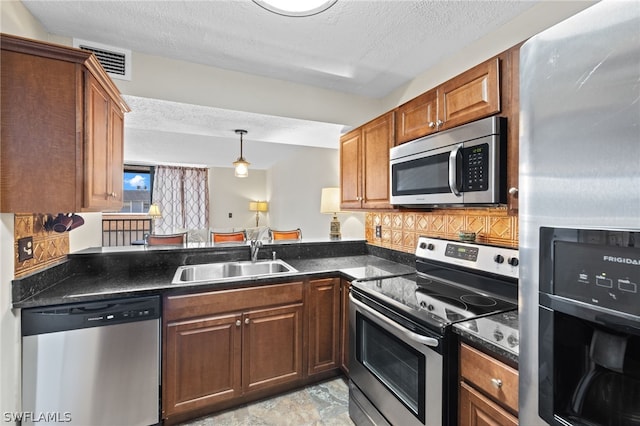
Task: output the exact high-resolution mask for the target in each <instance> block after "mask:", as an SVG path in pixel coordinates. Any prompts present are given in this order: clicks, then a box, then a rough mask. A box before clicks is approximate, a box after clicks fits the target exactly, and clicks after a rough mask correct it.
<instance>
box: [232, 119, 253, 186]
mask: <svg viewBox="0 0 640 426" xmlns="http://www.w3.org/2000/svg"><path fill="white" fill-rule="evenodd" d="M236 133H237V134H239V135H240V157H238V159H237V160H236V161H234V162H233V167H235V169H236V173H235V174H236V177H239V178H245V177H247V176H249V164H251V163H249V162H248V161H247V160H245V159H244V157H243V156H242V136H243V135H246V134H247V131H246V130H242V129H236Z"/></svg>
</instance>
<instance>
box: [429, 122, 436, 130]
mask: <svg viewBox="0 0 640 426" xmlns="http://www.w3.org/2000/svg"><path fill="white" fill-rule="evenodd" d="M429 127H430V128H432V129H433V128H434V127H436V123H434V122H433V121H430V122H429Z"/></svg>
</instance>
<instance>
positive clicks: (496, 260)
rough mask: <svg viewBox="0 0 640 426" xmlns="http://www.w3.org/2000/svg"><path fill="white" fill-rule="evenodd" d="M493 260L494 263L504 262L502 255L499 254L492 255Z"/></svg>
mask: <svg viewBox="0 0 640 426" xmlns="http://www.w3.org/2000/svg"><path fill="white" fill-rule="evenodd" d="M493 260H494V261H495V262H496V263H502V262H504V256H502V255H501V254H496V255H495V256H493Z"/></svg>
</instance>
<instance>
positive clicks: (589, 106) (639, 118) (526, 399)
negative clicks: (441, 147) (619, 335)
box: [519, 1, 640, 426]
mask: <svg viewBox="0 0 640 426" xmlns="http://www.w3.org/2000/svg"><path fill="white" fill-rule="evenodd" d="M520 55H521V56H520V105H521V106H520V108H521V110H520V177H519V180H520V182H519V187H520V188H519V194H520V215H519V226H520V237H519V241H520V258H521V264H520V293H519V294H520V296H519V297H520V299H519V308H520V317H519V318H520V358H519V373H520V389H519V390H520V394H519V398H520V403H519V406H520V411H519V416H520V424H523V425H528V426H531V425H538V424H546V423H554V424H578V423H580V422H579V421H576V422H575V423H573V421H572V420H568V421H566V422H567V423H562V421H561V420H558V419H557V418H556V419H555V420H552V421H549V417H546V418H545V419H543V418H542V417H544V416H543V414H541V413H542V412H543V411H544V410H546V409H548V408H549V407H546V408H545V407H544V405H545V404H547V405H555V407H552V408H553V409H555V410H561V409H562V407H560V405H562V404H561V402H558V401H559V400H560V399H562V396H558V395H556V394H557V393H559V392H560V391H559V390H558V386H559V383H560V382H561V380H560V379H559V378H558V375H559V374H560V372H561V371H560V370H562V368H563V367H562V366H561V365H559V364H558V360H556V363H555V364H553V363H551V364H547V362H546V361H545V360H544V359H542V358H543V357H544V355H541V354H543V353H544V351H545V350H546V349H545V345H552V344H553V342H555V344H556V345H560V344H562V339H561V338H560V337H559V335H558V334H556V336H555V340H553V342H551V340H549V339H546V338H547V337H548V336H547V335H546V334H545V332H543V330H542V328H543V327H542V325H541V324H542V318H543V316H544V315H543V314H544V312H547V310H545V309H544V308H542V307H541V304H540V303H541V300H542V299H543V298H547V299H549V300H552V301H554V303H556V302H557V303H556V304H557V306H560V305H561V304H562V303H561V302H563V300H564V299H568V297H567V296H566V295H564V296H563V295H561V292H560V291H556V290H557V289H558V287H559V285H560V283H559V281H558V280H559V279H558V275H561V274H560V273H559V272H558V270H559V269H560V267H561V262H560V261H559V260H557V259H556V260H555V263H554V258H553V256H554V255H555V253H554V250H556V251H557V249H556V245H554V244H557V243H552V244H547V243H546V242H545V241H543V240H544V233H545V232H550V233H551V234H554V235H556V236H558V235H562V234H563V233H564V235H570V236H571V237H570V238H572V239H573V240H575V241H574V242H575V244H576V245H580V247H581V249H582V248H584V249H585V250H587V251H588V250H591V249H594V250H601V249H600V248H594V247H595V246H593V245H592V244H591V243H592V241H591V240H594V241H596V240H598V241H600V240H603V242H604V245H608V247H609V248H610V249H611V250H613V251H614V252H615V253H622V254H621V255H617V254H616V255H615V256H613V255H611V256H610V255H607V254H604V255H600V254H597V255H595V256H593V259H595V263H599V262H600V261H602V260H603V259H604V260H607V257H609V258H611V259H613V260H609V263H607V266H599V265H595V266H593V267H594V268H609V267H610V266H611V267H613V265H615V266H618V267H619V268H621V269H624V270H619V271H618V272H613V271H612V272H611V273H609V275H611V274H618V275H619V276H617V277H615V279H614V280H610V279H609V278H607V277H606V276H605V275H606V274H604V273H601V272H597V271H595V272H592V271H590V270H589V271H585V272H584V273H578V274H577V276H579V278H578V277H576V278H575V280H576V281H580V283H581V284H579V285H582V286H583V287H582V288H583V290H576V291H575V295H576V298H577V299H583V300H578V301H576V303H575V306H576V308H575V309H576V312H577V311H579V310H584V311H585V312H587V311H589V312H593V313H590V314H589V315H590V318H591V319H590V320H589V321H586V320H585V324H591V323H593V324H595V325H594V326H593V327H594V329H595V328H598V327H600V326H601V324H599V318H608V317H613V316H615V315H616V312H619V313H620V317H621V318H622V319H623V320H625V321H628V322H629V323H630V324H631V325H630V326H629V327H630V328H629V330H631V332H630V335H629V336H627V340H629V339H630V341H632V342H637V339H638V338H637V337H634V334H633V333H635V332H633V329H634V326H633V320H634V319H635V320H637V319H638V318H640V317H638V312H637V310H635V309H637V308H635V307H634V305H633V304H630V305H629V307H627V308H624V307H623V308H620V309H617V306H618V305H617V304H616V303H618V302H620V301H621V300H622V299H624V300H626V302H629V301H636V302H638V306H640V299H639V295H638V292H640V290H638V283H637V281H638V275H640V272H638V270H639V269H640V266H638V262H640V256H638V257H635V256H637V255H638V248H639V247H640V242H639V241H638V240H640V237H639V236H640V2H638V1H603V2H600V3H597V4H595V5H593V6H591V7H589V8H588V9H585V10H584V11H582V12H580V13H578V14H577V15H575V16H573V17H571V18H569V19H567V20H565V21H563V22H561V23H559V24H557V25H555V26H554V27H551V28H550V29H548V30H545V31H543V32H542V33H540V34H538V35H536V36H535V37H533V38H531V39H530V40H528V41H527V42H526V43H525V44H524V45H523V47H522V49H521V54H520ZM549 230H550V231H549ZM541 235H543V237H541ZM554 238H555V237H554ZM590 239H591V240H590ZM578 241H580V243H578ZM568 246H571V244H568ZM602 250H605V248H604V246H603V248H602ZM589 253H591V252H589ZM597 253H601V252H600V251H597ZM587 257H588V256H586V255H583V256H576V259H574V260H575V262H585V260H584V259H585V258H587ZM544 258H547V259H549V263H551V264H554V265H555V266H553V267H554V268H556V269H557V270H555V272H554V271H551V272H549V274H551V275H550V277H551V278H549V279H548V282H549V283H550V288H551V290H549V291H550V292H551V293H550V294H551V296H547V295H546V294H543V293H544V292H543V291H542V289H541V286H542V285H547V284H546V282H547V281H545V277H543V276H541V275H545V276H546V275H547V274H548V272H544V268H545V265H543V264H542V263H543V261H542V260H541V259H544ZM601 258H602V259H601ZM636 260H637V262H636ZM615 262H617V263H615ZM590 263H594V262H590ZM602 264H603V265H605V263H604V262H603V263H602ZM582 267H583V268H586V269H589V268H591V267H592V266H590V265H583V266H582ZM541 268H542V270H543V272H541ZM554 274H555V275H554ZM603 274H604V275H603ZM568 276H569V277H570V278H568V281H570V280H572V279H573V278H572V277H573V276H572V275H571V274H568ZM554 279H555V281H554ZM567 285H574V283H567ZM575 285H578V284H575ZM604 285H606V286H609V285H610V286H611V287H609V288H608V289H606V292H603V291H605V290H603V286H604ZM554 286H555V287H554ZM591 291H594V292H595V291H598V292H602V293H601V294H602V295H603V296H602V298H599V297H595V296H591V293H590V292H591ZM556 293H557V294H556ZM599 294H600V293H599ZM583 296H585V297H583ZM605 299H606V300H605ZM558 301H560V302H558ZM609 302H611V303H610V304H608V303H609ZM559 309H560V308H559ZM550 311H551V312H555V311H553V309H551V310H550ZM558 312H559V311H558ZM611 313H613V314H612V315H609V314H611ZM558 315H559V316H560V317H562V318H564V316H563V315H565V314H558ZM556 322H557V321H556ZM576 324H577V323H576ZM638 324H640V322H638ZM639 327H640V326H639ZM556 331H557V330H556ZM636 331H637V330H636ZM576 333H578V330H576ZM614 334H615V333H614ZM590 338H591V339H592V340H591V341H590V342H588V343H586V344H585V345H584V346H585V349H584V350H582V351H581V353H580V354H576V355H575V356H574V357H573V361H574V363H576V364H577V363H581V362H586V361H584V359H587V358H589V356H590V353H591V354H593V351H594V347H595V348H596V349H595V350H596V352H597V349H598V345H597V344H596V343H595V338H593V337H590ZM612 347H613V348H615V347H616V346H611V345H609V349H608V350H609V351H610V352H611V353H610V355H611V354H612V355H613V356H614V357H618V358H620V359H621V361H620V364H622V363H623V361H624V362H627V361H626V358H625V357H626V356H629V357H635V358H636V361H637V357H638V355H637V353H636V354H632V353H630V352H629V351H627V353H626V355H625V354H624V353H623V354H619V353H616V351H615V350H614V349H611V348H612ZM590 351H591V352H590ZM565 352H566V351H565ZM564 356H565V358H569V359H571V357H572V356H573V355H569V356H568V355H567V354H565V355H564ZM622 358H624V360H622ZM565 362H567V361H566V359H565ZM589 362H591V364H592V365H596V366H597V364H598V363H606V362H604V361H602V362H601V361H596V362H594V361H593V359H591V360H590V361H589ZM551 367H553V372H550V371H546V370H547V369H549V368H551ZM625 368H626V369H627V371H628V367H624V368H623V367H620V368H619V370H620V371H625V370H624V369H625ZM605 370H606V368H605ZM614 370H615V369H614ZM636 373H637V372H636ZM616 374H617V373H616ZM554 375H555V376H554ZM553 377H555V382H554V381H553ZM629 380H631V383H632V385H633V386H635V387H632V388H631V389H632V392H637V383H638V382H637V380H635V379H634V378H633V377H631V378H630V379H629ZM545 381H550V383H552V386H551V385H549V389H547V391H549V392H550V393H551V396H549V394H545V393H544V391H543V389H542V386H543V385H542V384H541V383H544V382H545ZM540 395H543V397H542V398H540ZM547 397H549V398H551V397H553V398H556V399H555V400H553V399H550V400H549V401H546V402H545V401H542V399H545V398H547ZM572 397H573V398H574V399H575V398H576V396H575V395H573V396H572ZM570 398H571V395H569V396H565V399H570ZM550 401H551V402H550ZM570 403H571V401H569V402H567V403H566V404H565V405H570ZM630 416H631V417H629V418H630V419H631V420H628V421H629V423H626V421H627V420H612V421H610V424H638V423H635V422H636V420H637V421H640V420H639V419H637V418H635V417H633V416H637V411H636V412H635V413H633V414H631V415H630ZM556 417H557V416H556ZM563 421H564V420H563ZM593 423H594V424H600V423H598V422H597V421H594V422H593Z"/></svg>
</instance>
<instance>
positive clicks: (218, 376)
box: [163, 314, 242, 416]
mask: <svg viewBox="0 0 640 426" xmlns="http://www.w3.org/2000/svg"><path fill="white" fill-rule="evenodd" d="M241 317H242V315H240V314H232V315H221V316H211V317H206V318H198V319H192V320H187V321H177V322H172V323H169V324H168V325H167V327H166V330H167V331H166V334H165V340H166V342H165V344H166V349H165V353H164V359H165V380H164V386H163V389H164V390H165V395H164V407H165V415H167V416H169V415H172V414H174V413H179V412H184V411H189V410H193V409H198V408H203V407H206V406H208V405H211V404H215V403H218V402H221V401H225V400H228V399H231V398H234V397H237V396H239V395H241V393H242V385H241V375H240V373H241V369H240V366H241V359H242V357H241V355H242V353H241V349H242V327H240V326H239V325H237V323H238V321H240V320H241Z"/></svg>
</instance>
